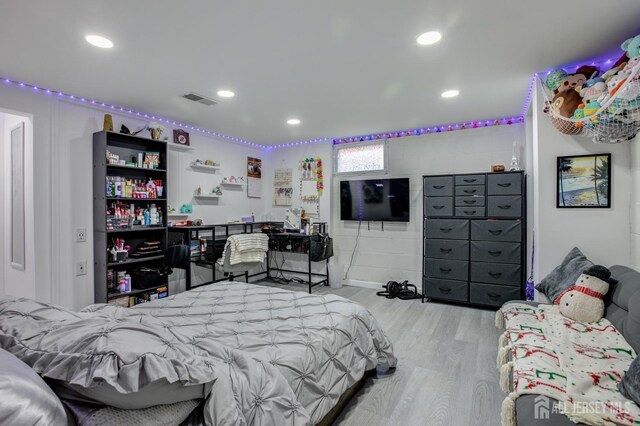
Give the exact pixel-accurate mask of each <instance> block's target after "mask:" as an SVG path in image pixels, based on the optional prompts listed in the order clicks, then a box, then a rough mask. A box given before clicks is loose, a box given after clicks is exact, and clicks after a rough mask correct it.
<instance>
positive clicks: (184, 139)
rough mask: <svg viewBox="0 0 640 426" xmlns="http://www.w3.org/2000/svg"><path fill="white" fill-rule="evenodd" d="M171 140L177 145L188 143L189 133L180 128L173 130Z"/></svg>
mask: <svg viewBox="0 0 640 426" xmlns="http://www.w3.org/2000/svg"><path fill="white" fill-rule="evenodd" d="M173 142H174V143H177V144H178V145H187V146H188V145H189V133H187V132H185V131H184V130H182V129H174V130H173Z"/></svg>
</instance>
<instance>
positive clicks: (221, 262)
mask: <svg viewBox="0 0 640 426" xmlns="http://www.w3.org/2000/svg"><path fill="white" fill-rule="evenodd" d="M250 235H252V234H238V235H232V236H230V237H229V239H228V240H227V243H226V244H225V249H224V257H221V258H220V259H218V260H217V261H216V270H218V271H220V272H223V273H224V274H225V275H227V274H228V275H229V281H233V279H234V278H235V277H236V276H238V275H244V279H245V281H246V282H249V270H250V269H253V268H257V267H258V266H260V265H262V262H241V263H236V264H235V265H232V264H231V247H230V245H231V241H232V239H233V238H245V237H249V236H250ZM260 235H264V234H260ZM265 237H266V236H265ZM255 250H258V252H259V253H264V255H265V256H266V253H267V250H268V248H265V249H254V253H255ZM238 273H240V274H238Z"/></svg>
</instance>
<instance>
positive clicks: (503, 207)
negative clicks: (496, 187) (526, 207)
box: [487, 195, 522, 217]
mask: <svg viewBox="0 0 640 426" xmlns="http://www.w3.org/2000/svg"><path fill="white" fill-rule="evenodd" d="M521 215H522V197H520V196H519V195H515V196H514V195H500V196H489V197H488V200H487V216H489V217H520V216H521Z"/></svg>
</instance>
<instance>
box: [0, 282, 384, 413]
mask: <svg viewBox="0 0 640 426" xmlns="http://www.w3.org/2000/svg"><path fill="white" fill-rule="evenodd" d="M25 324H28V325H25ZM39 328H41V329H43V330H44V331H45V332H38V329H39ZM21 330H23V331H21ZM24 330H26V331H24ZM82 333H84V334H86V336H84V335H83V334H82ZM21 334H22V335H21ZM70 338H75V339H77V340H78V341H79V342H80V343H78V344H76V345H74V346H73V347H74V350H78V351H80V352H82V351H85V352H87V351H88V352H90V353H92V355H95V354H96V353H98V356H99V357H102V358H104V357H110V356H111V355H112V352H113V351H114V350H115V351H120V352H122V353H118V354H117V357H116V358H115V359H116V363H120V364H123V363H124V364H126V367H127V368H128V370H126V373H125V374H123V373H122V371H124V370H123V367H122V365H119V368H120V374H118V375H117V377H116V376H114V374H113V372H112V371H111V370H112V369H113V368H114V367H113V364H114V361H113V359H111V358H109V360H108V361H107V360H104V359H102V358H100V359H99V360H98V361H96V360H95V358H94V360H93V364H88V363H87V362H86V360H85V358H82V360H81V361H78V358H77V357H76V358H74V359H73V360H67V359H63V360H61V359H59V358H60V355H59V353H60V347H59V346H60V345H67V346H68V345H69V344H68V340H69V339H70ZM145 342H146V343H145ZM109 345H111V346H109ZM0 346H1V347H3V348H5V349H6V350H8V351H9V352H11V353H13V354H14V355H16V356H17V357H18V358H20V359H21V360H23V361H24V362H26V363H27V364H29V365H30V366H31V367H32V368H33V369H34V370H35V371H37V372H38V373H39V374H40V375H41V376H43V377H44V378H46V379H47V383H48V384H50V385H51V386H52V387H53V389H54V390H55V391H56V393H57V394H58V395H61V396H62V398H64V399H68V400H70V401H71V402H70V403H69V404H68V405H67V408H68V409H71V411H73V412H74V414H75V416H74V417H75V418H76V419H78V418H80V417H82V415H86V413H87V410H88V409H87V405H86V403H96V402H100V401H102V402H104V399H102V398H101V396H102V395H100V393H99V392H98V391H99V390H101V389H105V388H106V389H108V390H113V389H117V390H118V395H121V394H126V395H127V397H130V396H134V395H139V394H142V393H144V392H142V391H143V390H144V389H153V386H150V385H149V384H150V383H151V382H154V380H152V379H157V377H155V376H157V375H158V373H159V372H164V370H166V369H169V370H171V371H170V374H165V376H163V377H168V378H166V379H165V382H167V383H164V384H165V385H167V386H169V387H168V388H162V389H163V390H157V389H154V391H153V392H151V393H149V392H147V393H146V395H145V396H144V398H146V402H145V403H143V405H142V406H144V409H147V410H148V409H151V408H152V407H149V406H150V405H151V404H152V403H153V401H154V398H157V400H158V401H162V403H163V404H170V403H172V401H171V395H174V394H175V395H177V394H179V392H181V391H182V388H181V389H179V390H177V391H176V390H175V389H174V388H171V386H176V385H177V386H180V385H184V384H185V383H188V384H189V385H198V388H197V389H199V391H201V392H202V395H201V398H200V399H198V398H190V397H185V398H182V399H184V400H185V401H182V402H183V403H186V400H189V401H191V403H192V404H194V403H195V401H197V402H198V404H197V408H196V409H195V410H193V413H192V414H191V416H190V418H189V419H187V420H185V422H190V423H188V424H203V423H204V424H222V425H226V424H260V425H269V424H278V425H279V424H290V425H297V424H300V425H312V424H322V423H327V422H328V420H331V419H332V418H334V417H335V416H336V414H337V413H339V408H340V407H341V406H342V405H343V404H344V402H345V400H346V399H348V397H349V396H351V395H352V394H353V393H354V392H355V390H357V386H358V384H359V383H361V382H362V380H363V377H365V376H366V375H367V374H370V372H371V371H372V370H375V369H376V368H379V369H389V368H393V367H395V365H396V357H395V355H394V354H393V347H392V344H391V342H390V341H389V339H388V338H387V337H386V336H385V334H384V332H383V331H382V329H381V327H380V326H379V324H378V323H377V322H376V320H375V318H374V317H373V316H372V315H371V314H370V313H369V312H368V311H367V310H366V309H364V308H363V307H362V306H360V305H358V304H356V303H354V302H351V301H349V300H347V299H344V298H342V297H339V296H335V295H324V296H318V295H310V294H306V293H300V292H291V291H287V290H283V289H280V288H273V287H264V286H259V285H254V284H246V283H241V282H221V283H216V284H211V285H207V286H202V287H198V288H197V289H194V290H190V291H187V292H184V293H180V294H177V295H175V296H171V297H169V298H167V299H162V300H157V301H153V302H149V303H145V304H141V305H137V306H136V307H134V308H129V309H127V308H119V307H115V306H111V305H105V304H97V305H91V306H89V307H87V308H85V309H83V310H82V311H80V312H70V311H65V310H63V309H60V308H56V307H51V306H48V305H44V304H41V303H37V302H34V301H29V300H25V299H17V300H16V299H12V298H8V297H0ZM129 346H131V348H130V347H129ZM43 347H44V348H45V352H47V355H46V356H45V355H43ZM134 347H141V348H149V349H148V350H146V349H140V348H138V351H139V352H141V353H144V356H145V357H146V358H144V359H143V358H141V357H142V355H140V354H139V355H136V354H135V353H133V354H132V353H130V352H132V351H133V348H134ZM114 348H115V349H114ZM65 351H68V349H66V346H65ZM145 351H146V352H145ZM167 353H170V354H171V357H172V359H173V358H178V361H175V362H173V361H172V362H173V364H171V365H168V364H167V363H166V358H167V356H166V354H167ZM105 354H108V356H107V355H105ZM176 354H178V355H176ZM180 357H183V359H181V358H180ZM123 360H124V361H123ZM127 360H129V361H127ZM141 360H143V361H144V362H141ZM132 366H134V367H135V369H137V370H135V369H134V368H133V367H132ZM132 369H133V370H134V373H132V372H131V370H132ZM67 370H69V371H67ZM88 370H91V374H88V373H87V371H88ZM96 372H98V373H96ZM96 375H97V379H96ZM105 383H106V384H105ZM154 383H157V381H155V382H154ZM189 388H190V389H191V390H193V389H196V387H195V386H189ZM166 389H171V390H170V391H169V390H166ZM96 392H97V393H96ZM150 395H151V397H150ZM167 398H168V399H167ZM126 400H127V401H130V400H131V398H127V399H126ZM109 401H111V400H109ZM149 401H151V402H149ZM122 404H125V405H122ZM126 404H128V402H122V403H121V402H120V400H118V401H116V402H114V403H113V404H110V405H115V406H116V407H117V409H126V408H136V409H138V408H139V406H135V407H132V406H126ZM96 407H100V405H93V406H90V408H89V410H91V409H96ZM190 408H191V409H193V407H192V406H191V407H190ZM82 413H84V414H82ZM79 415H80V417H79ZM185 424H187V423H185Z"/></svg>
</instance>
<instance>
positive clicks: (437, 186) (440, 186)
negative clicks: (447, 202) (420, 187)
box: [433, 185, 444, 189]
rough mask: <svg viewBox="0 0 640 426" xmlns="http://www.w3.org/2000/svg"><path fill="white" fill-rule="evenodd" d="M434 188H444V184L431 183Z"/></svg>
mask: <svg viewBox="0 0 640 426" xmlns="http://www.w3.org/2000/svg"><path fill="white" fill-rule="evenodd" d="M433 188H434V189H442V188H444V185H433Z"/></svg>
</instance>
